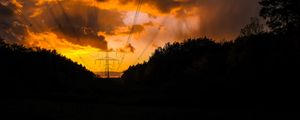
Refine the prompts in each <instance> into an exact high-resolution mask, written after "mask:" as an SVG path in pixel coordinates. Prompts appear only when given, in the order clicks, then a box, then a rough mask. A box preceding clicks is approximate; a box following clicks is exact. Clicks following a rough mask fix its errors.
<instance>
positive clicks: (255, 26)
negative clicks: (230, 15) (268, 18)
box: [240, 18, 265, 37]
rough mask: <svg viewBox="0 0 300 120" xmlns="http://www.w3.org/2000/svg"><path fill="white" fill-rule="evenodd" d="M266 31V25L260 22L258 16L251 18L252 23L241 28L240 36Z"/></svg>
mask: <svg viewBox="0 0 300 120" xmlns="http://www.w3.org/2000/svg"><path fill="white" fill-rule="evenodd" d="M263 32H265V30H264V25H263V24H261V23H260V21H259V19H258V18H251V19H250V23H249V24H247V25H246V26H245V27H244V28H242V29H241V32H240V37H244V36H250V35H256V34H259V33H263Z"/></svg>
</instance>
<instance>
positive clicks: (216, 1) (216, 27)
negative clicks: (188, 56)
mask: <svg viewBox="0 0 300 120" xmlns="http://www.w3.org/2000/svg"><path fill="white" fill-rule="evenodd" d="M120 1H121V3H123V4H126V3H128V2H131V1H132V0H120ZM143 1H144V2H143V4H148V5H151V6H154V7H156V9H158V10H159V11H160V12H162V13H170V12H171V10H175V8H176V9H179V10H177V12H176V17H177V18H178V19H181V20H182V21H181V23H180V22H179V23H178V24H179V25H180V24H184V26H186V27H189V26H188V25H189V23H188V22H189V21H187V20H186V17H188V15H187V13H186V12H189V11H191V10H193V9H198V13H197V14H198V15H197V16H199V22H200V23H199V24H200V26H199V30H198V31H195V33H194V35H201V36H202V35H206V36H211V37H216V38H221V39H222V38H232V37H233V36H235V35H236V34H237V33H239V30H240V28H241V27H242V26H244V25H245V24H247V22H249V19H250V17H257V16H258V11H259V9H260V8H259V4H258V1H259V0H143ZM134 2H135V3H138V2H139V0H134ZM179 29H180V28H179ZM178 31H179V32H180V31H182V30H178ZM183 32H184V31H183ZM181 34H184V33H178V35H181Z"/></svg>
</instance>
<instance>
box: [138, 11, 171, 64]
mask: <svg viewBox="0 0 300 120" xmlns="http://www.w3.org/2000/svg"><path fill="white" fill-rule="evenodd" d="M167 18H168V17H167V16H166V17H165V18H164V20H163V21H162V23H161V24H160V26H159V27H158V29H157V30H156V31H155V33H154V35H153V36H152V38H151V39H150V41H149V42H148V44H147V46H146V47H145V48H144V49H143V51H142V52H141V54H140V55H139V56H138V57H137V59H136V61H135V63H137V62H138V61H139V60H140V58H141V57H142V56H143V54H144V53H145V52H146V50H147V49H148V48H149V47H150V46H151V44H152V43H153V42H154V41H155V38H156V37H157V35H158V33H159V32H160V30H161V27H162V26H163V25H164V24H165V22H166V20H167Z"/></svg>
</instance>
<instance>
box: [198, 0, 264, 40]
mask: <svg viewBox="0 0 300 120" xmlns="http://www.w3.org/2000/svg"><path fill="white" fill-rule="evenodd" d="M258 1H259V0H226V1H225V0H222V1H220V0H205V1H204V0H203V1H202V2H200V0H199V3H198V4H199V6H200V7H199V8H200V9H199V14H200V16H199V19H200V21H199V22H200V28H199V29H200V30H199V34H200V35H206V36H210V37H216V38H218V39H223V38H226V39H228V38H230V39H232V37H234V36H237V34H238V33H239V32H240V29H241V28H242V27H243V26H244V25H245V24H247V23H248V22H249V20H250V18H251V17H257V16H258V15H259V14H258V13H259V5H258Z"/></svg>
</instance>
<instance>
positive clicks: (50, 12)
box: [0, 0, 125, 49]
mask: <svg viewBox="0 0 300 120" xmlns="http://www.w3.org/2000/svg"><path fill="white" fill-rule="evenodd" d="M19 1H20V3H22V5H23V6H22V9H20V11H21V12H22V15H23V17H26V19H27V21H30V23H29V24H27V25H22V24H21V23H20V22H23V23H26V20H24V19H23V20H20V19H19V22H18V21H16V20H13V19H5V20H3V19H1V20H0V23H1V26H4V23H10V25H9V26H7V25H6V26H7V27H8V28H10V29H15V30H21V29H18V28H16V26H20V25H22V27H24V28H30V30H31V31H32V32H35V33H43V32H54V33H55V34H56V35H58V37H60V38H65V39H66V40H68V41H69V42H72V43H73V44H79V45H84V46H92V47H97V48H100V49H107V42H106V40H105V37H104V36H101V35H98V32H103V33H106V34H111V33H113V32H114V31H115V29H117V28H118V27H123V26H125V25H124V23H123V21H122V17H123V15H122V14H121V13H120V12H117V11H114V10H103V9H99V8H97V7H94V6H91V5H90V4H88V3H87V2H85V1H84V0H83V1H80V0H68V1H52V2H43V3H42V4H37V3H40V2H41V1H39V0H19ZM102 1H103V0H102ZM99 2H100V1H99ZM0 10H1V14H0V17H1V18H2V16H4V15H5V18H7V16H9V17H12V18H15V16H14V11H12V10H15V7H12V10H10V9H6V8H5V7H3V6H0ZM2 11H3V12H2ZM33 15H34V16H33ZM32 16H33V17H32ZM12 23H14V24H12ZM1 35H2V34H1ZM12 35H13V34H11V35H10V36H12ZM23 36H26V34H24V35H23Z"/></svg>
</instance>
